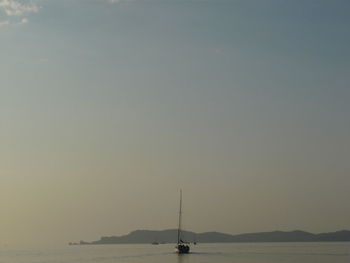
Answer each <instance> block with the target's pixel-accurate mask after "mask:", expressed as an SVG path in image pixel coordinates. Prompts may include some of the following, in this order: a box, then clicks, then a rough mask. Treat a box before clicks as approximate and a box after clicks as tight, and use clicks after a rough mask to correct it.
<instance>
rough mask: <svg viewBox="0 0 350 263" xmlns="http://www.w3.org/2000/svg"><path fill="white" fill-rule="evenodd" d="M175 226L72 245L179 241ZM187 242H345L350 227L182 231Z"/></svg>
mask: <svg viewBox="0 0 350 263" xmlns="http://www.w3.org/2000/svg"><path fill="white" fill-rule="evenodd" d="M176 231H177V230H176V229H168V230H161V231H154V230H136V231H133V232H130V233H129V234H127V235H124V236H108V237H101V239H100V240H97V241H92V242H85V241H80V242H79V243H69V245H103V244H151V243H152V242H154V241H155V240H157V242H159V243H176V236H177V235H176ZM182 233H183V237H184V239H185V240H186V241H187V242H198V243H235V242H237V243H238V242H331V241H335V242H342V241H350V231H349V230H342V231H337V232H330V233H320V234H313V233H309V232H305V231H301V230H295V231H289V232H285V231H273V232H260V233H248V234H239V235H230V234H224V233H219V232H205V233H194V232H189V231H183V232H182Z"/></svg>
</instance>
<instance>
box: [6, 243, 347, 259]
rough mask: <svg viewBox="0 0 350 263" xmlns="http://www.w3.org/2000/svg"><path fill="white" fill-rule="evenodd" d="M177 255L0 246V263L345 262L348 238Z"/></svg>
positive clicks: (136, 249)
mask: <svg viewBox="0 0 350 263" xmlns="http://www.w3.org/2000/svg"><path fill="white" fill-rule="evenodd" d="M191 250H192V252H191V253H190V254H188V255H177V254H176V253H175V252H174V244H164V245H151V244H149V245H148V244H147V245H97V246H90V245H88V246H66V247H62V248H55V249H21V250H16V249H5V248H2V249H0V263H141V262H142V263H165V262H166V263H199V262H201V263H208V262H215V263H277V262H281V263H292V262H295V263H328V262H336V263H343V262H344V263H345V262H346V263H349V262H350V242H339V243H334V242H332V243H229V244H198V245H196V246H192V247H191Z"/></svg>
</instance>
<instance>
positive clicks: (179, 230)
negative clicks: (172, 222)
mask: <svg viewBox="0 0 350 263" xmlns="http://www.w3.org/2000/svg"><path fill="white" fill-rule="evenodd" d="M181 214H182V190H180V210H179V228H178V229H177V243H178V244H180V234H181Z"/></svg>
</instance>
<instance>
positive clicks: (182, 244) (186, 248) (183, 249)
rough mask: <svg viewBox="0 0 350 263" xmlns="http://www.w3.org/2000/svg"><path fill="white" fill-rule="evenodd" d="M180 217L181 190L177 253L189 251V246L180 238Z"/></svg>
mask: <svg viewBox="0 0 350 263" xmlns="http://www.w3.org/2000/svg"><path fill="white" fill-rule="evenodd" d="M181 217H182V190H180V211H179V227H178V229H177V245H176V247H175V248H176V252H177V253H178V254H186V253H189V252H190V246H189V245H188V243H186V242H185V241H183V240H182V238H181Z"/></svg>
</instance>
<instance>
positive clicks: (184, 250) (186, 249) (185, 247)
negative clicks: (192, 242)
mask: <svg viewBox="0 0 350 263" xmlns="http://www.w3.org/2000/svg"><path fill="white" fill-rule="evenodd" d="M176 252H177V253H178V254H187V253H189V252H190V246H188V245H185V244H178V245H177V246H176Z"/></svg>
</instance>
